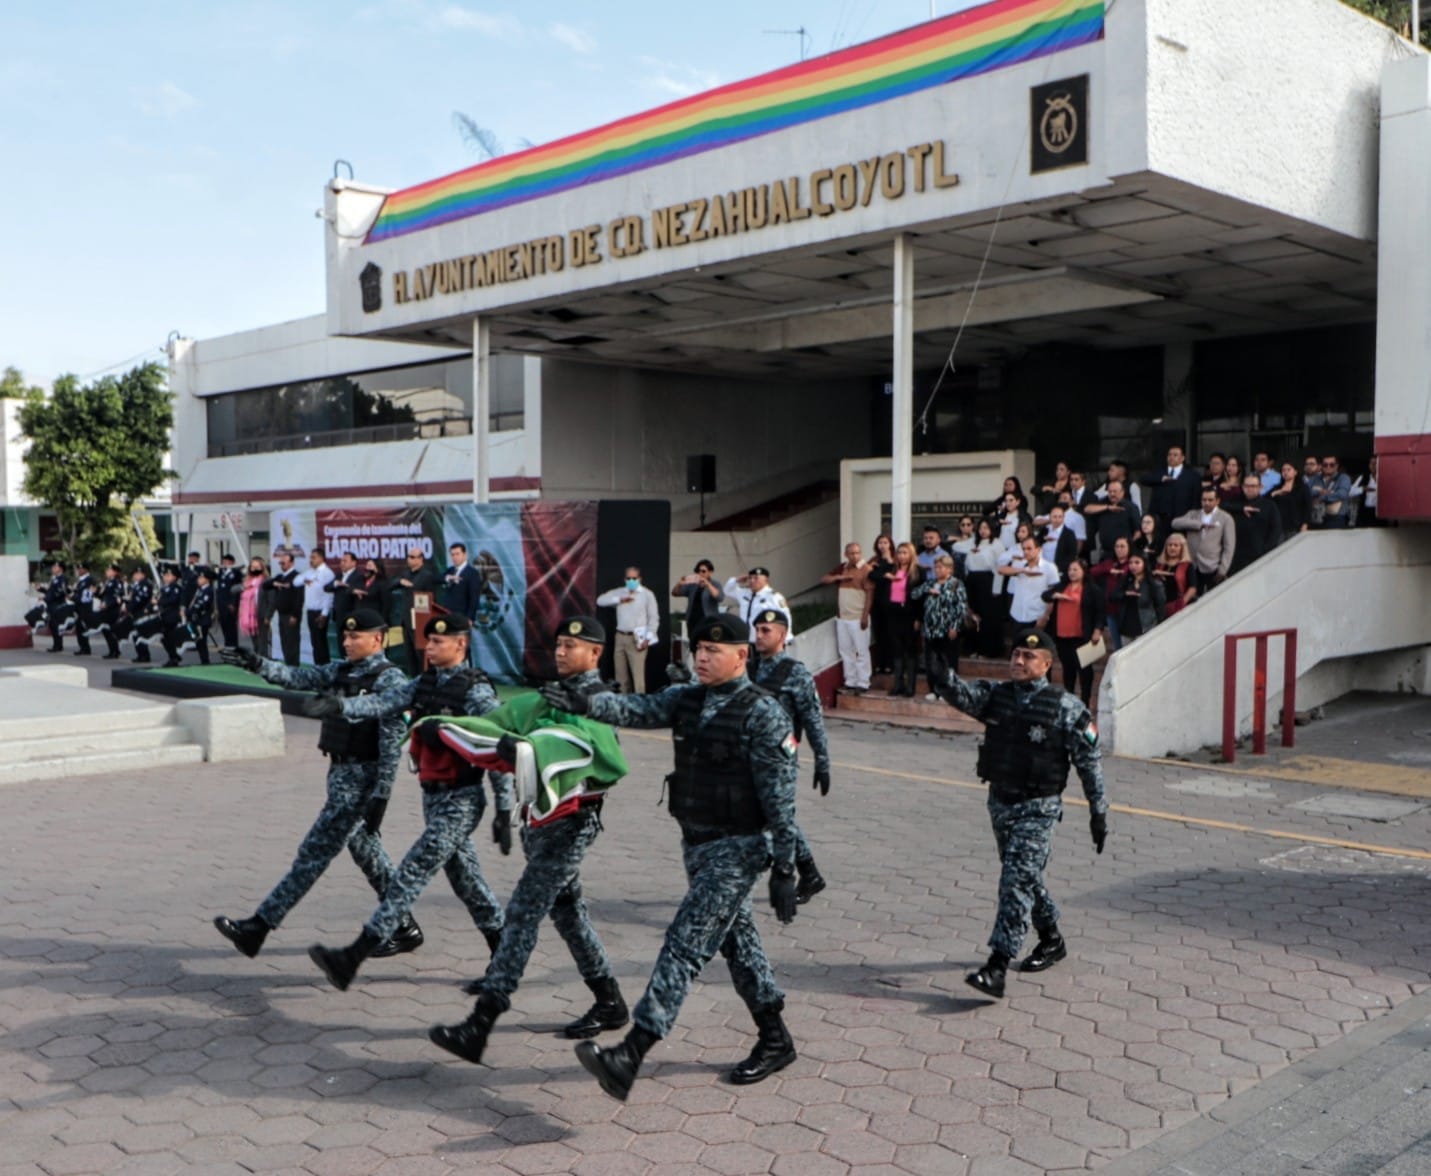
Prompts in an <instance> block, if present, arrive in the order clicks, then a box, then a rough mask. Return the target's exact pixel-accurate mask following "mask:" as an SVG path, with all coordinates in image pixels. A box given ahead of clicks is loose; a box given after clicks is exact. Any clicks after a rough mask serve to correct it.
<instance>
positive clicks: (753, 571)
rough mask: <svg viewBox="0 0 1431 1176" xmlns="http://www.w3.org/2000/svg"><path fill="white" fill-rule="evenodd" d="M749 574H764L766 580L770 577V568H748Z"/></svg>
mask: <svg viewBox="0 0 1431 1176" xmlns="http://www.w3.org/2000/svg"><path fill="white" fill-rule="evenodd" d="M750 574H751V575H752V576H764V577H765V578H766V579H767V580H768V579H770V569H769V568H751V569H750Z"/></svg>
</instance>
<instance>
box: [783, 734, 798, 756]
mask: <svg viewBox="0 0 1431 1176" xmlns="http://www.w3.org/2000/svg"><path fill="white" fill-rule="evenodd" d="M799 746H800V745H799V744H798V743H796V742H795V736H794V735H793V734H792V735H787V736H785V738H784V739H782V740H781V741H780V750H781V751H783V752H784V753H785V758H786V759H794V758H795V752H796V749H797V748H798V747H799Z"/></svg>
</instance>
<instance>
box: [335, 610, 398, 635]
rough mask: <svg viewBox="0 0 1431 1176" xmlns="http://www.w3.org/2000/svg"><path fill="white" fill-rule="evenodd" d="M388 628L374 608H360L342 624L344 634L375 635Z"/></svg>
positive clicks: (380, 614) (381, 615)
mask: <svg viewBox="0 0 1431 1176" xmlns="http://www.w3.org/2000/svg"><path fill="white" fill-rule="evenodd" d="M387 627H388V623H387V621H385V620H383V614H382V613H380V612H378V610H377V609H375V608H360V609H357V610H356V611H355V612H353V613H352V614H351V615H350V616H349V617H348V619H347V620H346V621H344V622H343V632H344V633H377V632H380V631H381V630H383V629H386V628H387Z"/></svg>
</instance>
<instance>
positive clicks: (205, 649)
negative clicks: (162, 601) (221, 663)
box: [184, 566, 214, 666]
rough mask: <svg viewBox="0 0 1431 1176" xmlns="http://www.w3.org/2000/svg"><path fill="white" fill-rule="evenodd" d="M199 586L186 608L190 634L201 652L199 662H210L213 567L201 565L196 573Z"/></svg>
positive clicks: (212, 619) (185, 612) (185, 614)
mask: <svg viewBox="0 0 1431 1176" xmlns="http://www.w3.org/2000/svg"><path fill="white" fill-rule="evenodd" d="M194 574H195V576H196V578H197V580H198V587H197V588H195V589H194V595H193V596H192V597H190V599H189V603H188V605H187V606H186V607H185V609H184V619H185V620H186V621H187V622H188V626H187V627H188V630H189V636H190V637H191V638H193V641H194V645H195V646H196V647H197V649H198V652H199V664H200V665H205V666H206V665H208V664H209V630H210V629H211V628H212V627H213V624H214V586H213V580H212V577H213V569H212V568H206V567H202V566H201V567H200V568H199V569H198V570H197V571H196V572H195V573H194Z"/></svg>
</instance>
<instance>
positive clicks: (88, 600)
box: [70, 563, 99, 657]
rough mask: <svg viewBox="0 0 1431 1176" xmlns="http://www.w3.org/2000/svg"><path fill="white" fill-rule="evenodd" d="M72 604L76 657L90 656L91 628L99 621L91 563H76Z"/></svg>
mask: <svg viewBox="0 0 1431 1176" xmlns="http://www.w3.org/2000/svg"><path fill="white" fill-rule="evenodd" d="M70 604H71V605H72V606H73V608H74V618H75V645H76V646H77V648H76V649H75V657H88V656H89V655H90V653H91V652H92V651H91V649H90V646H89V634H90V630H91V629H94V628H97V627H98V625H99V622H98V621H97V620H96V619H95V616H94V577H93V576H91V575H90V574H89V564H85V563H77V564H75V586H74V587H73V588H72V589H71V590H70Z"/></svg>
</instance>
